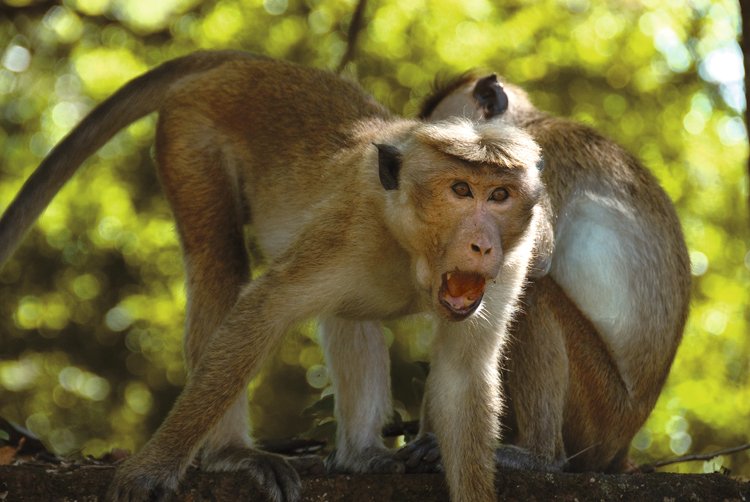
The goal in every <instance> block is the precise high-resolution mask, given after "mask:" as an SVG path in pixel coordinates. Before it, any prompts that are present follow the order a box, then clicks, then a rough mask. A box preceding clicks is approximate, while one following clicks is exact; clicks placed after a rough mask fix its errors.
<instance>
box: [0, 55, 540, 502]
mask: <svg viewBox="0 0 750 502" xmlns="http://www.w3.org/2000/svg"><path fill="white" fill-rule="evenodd" d="M125 110H127V112H128V113H127V114H125V113H122V112H123V111H125ZM151 111H158V112H159V123H158V128H157V145H156V146H157V157H158V161H159V175H160V179H161V181H162V184H163V185H164V191H165V193H166V196H167V199H168V200H169V202H170V205H171V207H172V210H173V212H174V215H175V219H176V221H177V229H178V232H179V236H180V240H181V242H182V246H183V251H184V256H185V265H186V269H187V287H188V309H187V310H188V318H187V326H186V333H187V334H186V340H185V351H186V357H187V364H188V370H189V373H188V382H187V384H186V386H185V389H184V390H183V392H182V394H181V395H180V397H179V398H178V400H177V402H176V403H175V405H174V407H173V409H172V411H171V412H170V414H169V416H168V417H167V418H166V420H165V421H164V423H163V424H162V425H161V427H160V428H159V429H158V431H157V432H156V433H155V434H154V436H153V437H152V438H151V440H150V441H149V442H148V443H147V444H146V445H145V446H144V448H143V449H142V450H141V451H140V452H139V453H138V454H137V455H135V456H133V457H131V458H130V459H128V460H127V461H125V462H124V463H123V464H122V465H121V466H120V467H119V468H118V470H117V473H116V476H115V479H114V481H113V484H112V486H111V489H110V492H109V498H110V499H114V500H141V499H146V498H149V497H150V496H152V495H153V494H154V492H155V491H156V492H158V491H160V490H164V489H167V490H170V489H174V488H175V487H176V486H177V484H178V482H179V479H180V478H181V476H182V475H183V473H184V472H185V469H186V468H187V466H188V465H189V463H190V462H191V460H192V459H193V458H194V457H195V456H196V454H198V453H199V451H200V453H201V465H202V467H203V468H205V469H208V470H236V469H245V470H247V472H248V475H249V476H250V477H252V478H254V479H255V480H256V481H257V482H259V483H260V484H261V485H262V486H263V487H264V488H265V489H266V491H267V493H268V496H269V498H270V499H271V500H277V501H280V500H296V499H297V498H298V496H299V479H298V476H297V474H296V472H295V471H294V469H292V467H291V466H290V465H289V463H288V462H287V460H285V459H283V458H281V457H278V456H275V455H270V454H267V453H264V452H261V451H258V450H256V449H254V448H253V447H252V443H251V440H250V437H249V435H248V432H247V403H246V401H245V399H246V398H245V387H246V385H247V383H248V381H249V380H250V379H251V378H253V377H254V376H255V375H256V374H257V373H258V371H259V369H260V367H261V365H262V364H263V362H264V360H266V359H267V357H268V354H269V353H271V352H272V351H273V350H274V348H275V347H277V346H278V344H279V341H280V339H281V337H282V336H283V335H284V333H285V332H286V331H287V329H288V328H289V327H290V326H291V325H292V324H294V323H296V322H300V321H302V320H305V319H307V318H309V317H313V316H322V317H323V318H325V319H328V320H331V321H329V322H327V323H324V326H326V325H328V326H329V327H328V331H329V339H328V340H326V342H325V344H324V345H325V346H326V350H327V352H328V354H329V356H333V358H334V359H335V360H334V361H333V363H332V365H331V366H332V371H333V372H334V373H335V374H338V376H337V377H336V378H335V382H338V383H337V384H336V385H337V393H340V394H341V395H342V396H349V398H350V399H351V398H352V397H355V396H354V395H355V394H356V393H357V392H359V391H361V390H362V389H364V388H366V379H367V378H369V376H370V375H374V377H375V378H379V379H380V380H384V381H385V382H386V383H387V377H386V376H384V375H386V373H384V372H383V371H382V369H383V368H384V367H385V369H386V372H387V364H388V362H387V352H386V351H385V349H384V344H383V342H382V340H380V341H378V340H377V337H379V336H381V334H380V331H379V329H377V328H372V324H371V323H372V321H374V320H378V319H384V318H391V317H394V316H399V315H403V314H407V313H411V312H417V311H428V312H431V313H433V314H434V316H435V319H436V326H437V334H436V342H435V344H434V349H433V351H434V358H435V360H434V363H433V370H432V372H431V373H430V378H429V381H428V382H427V387H428V393H429V394H431V395H433V398H431V399H430V400H429V401H430V403H432V404H431V405H430V407H429V410H428V413H429V416H430V420H431V422H432V423H433V425H434V428H435V431H436V434H437V438H438V440H439V441H440V443H441V445H442V446H443V456H444V463H445V467H446V473H447V478H448V484H449V487H450V492H451V498H452V499H453V500H454V501H468V500H472V501H477V500H478V501H489V500H495V495H494V464H493V461H492V452H493V450H494V448H495V446H496V440H497V424H496V420H495V417H496V416H497V414H498V413H499V411H500V405H501V396H500V387H499V381H500V379H499V377H500V376H499V371H498V367H497V359H498V356H499V354H500V351H501V348H502V345H503V344H504V343H505V340H506V336H505V332H506V330H507V326H508V323H509V319H510V316H511V314H512V312H513V310H514V309H515V306H516V303H517V299H518V297H519V295H520V292H521V286H522V283H523V280H524V277H525V275H526V273H527V269H528V266H529V261H530V258H531V252H532V250H533V248H534V245H535V243H534V240H535V238H536V237H537V227H538V224H539V218H540V214H541V213H540V212H539V210H538V206H537V202H538V200H539V199H540V198H541V197H542V195H543V190H542V188H541V183H540V179H539V174H538V172H537V169H536V167H535V166H536V164H537V162H538V160H539V150H538V147H537V145H536V144H535V143H534V141H533V140H532V139H531V138H530V137H529V136H528V135H527V134H526V133H524V132H522V131H520V130H519V129H517V128H515V127H513V126H506V125H502V124H498V125H476V124H473V123H471V122H468V121H453V122H446V123H441V124H430V125H428V124H422V123H419V122H415V121H407V120H399V119H395V118H392V117H391V116H390V115H389V114H388V113H387V112H386V111H385V110H384V109H383V108H382V107H380V106H379V105H377V104H376V103H375V102H374V101H373V100H372V98H370V97H369V96H367V95H366V94H364V93H363V92H362V91H361V90H360V89H359V88H358V87H356V86H355V85H353V84H351V83H349V82H346V81H343V80H341V79H339V78H338V77H336V76H334V75H332V74H330V73H326V72H322V71H318V70H313V69H307V68H301V67H298V66H295V65H292V64H288V63H284V62H279V61H272V60H268V59H263V58H257V57H251V56H247V55H242V54H239V53H198V54H196V55H193V56H188V57H186V58H182V59H180V60H176V61H175V62H170V63H167V64H165V65H164V66H163V67H160V68H157V69H156V70H154V71H152V72H150V73H148V74H146V75H144V76H143V77H140V78H139V79H136V80H135V81H133V82H132V83H130V84H127V85H126V86H125V87H124V88H123V89H122V90H121V91H118V92H117V93H116V94H115V95H114V96H113V97H112V98H110V99H109V100H107V101H106V102H105V103H104V104H103V105H102V107H100V108H97V109H95V110H94V111H93V112H92V114H91V115H90V117H89V118H87V119H85V120H84V122H83V124H82V125H81V126H80V127H78V128H77V129H75V130H74V131H73V132H72V133H71V134H70V135H69V136H68V138H67V139H66V140H64V141H63V142H62V143H61V144H60V145H59V146H58V147H57V148H56V149H55V151H54V152H53V154H52V156H51V157H50V158H49V159H47V160H45V161H44V162H43V164H42V166H41V167H40V168H39V170H38V171H37V172H36V173H35V174H34V175H33V177H32V179H33V180H34V181H33V182H30V183H29V184H27V185H26V186H25V187H24V188H23V189H22V191H21V193H20V194H19V195H18V196H17V198H16V200H15V201H14V202H13V203H12V204H11V207H10V209H9V212H8V213H6V215H4V217H3V219H2V220H1V221H0V235H5V236H12V237H13V239H11V240H9V241H2V244H1V245H0V246H1V249H0V256H9V255H10V253H11V252H12V250H13V249H14V248H15V246H16V244H17V242H16V241H17V240H18V239H20V236H21V235H23V233H24V232H25V231H26V230H27V228H28V227H29V226H30V225H31V223H32V222H33V218H28V217H23V218H22V217H20V216H19V215H23V214H38V212H39V211H41V209H42V208H43V207H44V205H45V204H46V203H47V202H49V200H50V199H51V198H52V196H53V195H54V193H55V192H56V190H57V189H58V188H59V187H60V186H61V185H62V183H64V181H65V179H67V177H69V176H70V175H72V173H73V172H74V171H75V169H76V168H77V167H78V164H80V162H82V161H83V159H84V158H85V157H86V156H87V155H90V154H91V153H92V152H93V151H94V150H95V149H96V147H98V146H99V145H101V144H102V143H103V142H104V141H106V139H108V138H109V137H110V136H111V135H112V134H114V132H116V131H117V130H119V129H120V128H122V127H124V126H125V125H127V123H129V122H130V121H132V120H135V118H137V117H140V116H142V115H144V114H146V113H149V112H151ZM114 112H118V113H114ZM104 120H107V121H108V122H107V124H104V123H103V121H104ZM100 129H101V130H102V131H103V132H102V134H100V133H99V131H100ZM451 138H453V139H451ZM373 144H378V145H381V146H382V145H386V146H387V148H386V147H383V149H382V150H381V149H380V147H378V148H375V147H374V146H373ZM71 149H80V151H78V150H75V151H71ZM394 152H397V154H394ZM72 154H75V155H72ZM70 158H72V159H73V160H72V161H70V162H68V160H66V159H70ZM383 173H386V174H388V173H390V176H392V177H397V183H395V184H396V185H397V187H396V186H390V185H389V184H388V183H386V182H385V181H383V179H384V178H383ZM457 182H462V183H468V184H469V185H470V187H471V190H472V192H473V195H472V196H471V197H466V196H459V194H457V193H456V192H455V190H454V188H453V185H454V184H455V183H457ZM498 187H507V189H508V192H509V194H510V196H509V197H508V198H507V199H506V200H503V201H495V200H492V199H490V195H491V194H492V193H493V191H494V190H495V189H497V188H498ZM29 209H31V210H32V211H31V212H29ZM249 222H252V224H253V225H254V230H255V233H256V235H257V240H258V245H259V247H260V249H261V250H262V252H263V254H264V255H265V257H266V258H267V261H268V269H267V272H266V273H265V274H264V275H262V276H261V277H259V278H258V279H257V280H253V281H251V282H248V281H249V277H250V275H249V273H248V266H249V265H248V254H247V250H246V249H245V243H244V242H243V226H244V225H245V224H247V223H249ZM479 251H481V252H479ZM456 271H461V273H471V274H475V275H476V276H480V277H482V278H483V280H486V282H487V286H486V288H485V290H484V300H483V301H482V303H481V305H480V306H479V307H478V310H477V311H476V312H475V313H473V315H472V312H470V311H466V312H464V311H462V310H460V309H459V310H458V311H457V310H456V309H455V308H454V307H450V305H448V304H446V303H445V302H444V299H445V295H446V293H445V287H446V286H445V285H446V281H448V279H446V277H447V274H448V273H455V272H456ZM476 305H477V303H474V304H472V308H474V307H475V306H476ZM464 319H465V320H464ZM459 320H461V322H457V321H459ZM352 322H357V323H362V324H361V325H360V326H364V327H363V328H362V330H361V332H359V333H357V332H355V333H354V335H353V337H354V338H353V340H352V341H351V342H350V341H348V340H346V338H345V336H346V335H345V334H344V333H343V332H345V331H347V324H346V323H352ZM337 323H338V324H337ZM370 342H371V343H370ZM368 343H369V345H367V344H368ZM363 344H364V345H363ZM367 347H371V348H372V350H373V351H374V352H375V354H374V357H372V358H370V357H369V353H368V351H367V350H365V349H366V348H367ZM369 359H373V360H374V364H373V366H374V370H372V371H370V372H367V371H365V372H358V371H356V369H357V368H359V367H360V366H361V367H365V366H366V365H367V364H368V362H369ZM352 368H354V369H355V371H354V374H355V376H354V377H353V380H354V382H352V383H344V382H343V380H344V379H346V378H347V375H348V374H349V373H351V369H352ZM357 375H359V376H357ZM384 395H385V397H383V396H384ZM363 398H364V399H367V398H369V396H361V395H360V396H359V399H360V400H362V399H363ZM376 398H377V399H379V400H380V401H387V399H388V398H387V389H386V386H383V385H381V386H380V387H379V388H378V393H377V396H376ZM344 399H346V397H345V398H344ZM365 406H367V407H368V408H367V409H365V412H364V413H357V410H356V407H353V406H352V405H351V403H346V402H345V403H343V404H341V405H339V404H337V410H338V411H337V413H339V414H340V416H341V417H343V421H344V422H347V423H349V425H352V424H354V425H356V421H357V420H359V419H360V417H363V418H362V420H364V421H365V422H366V423H365V424H363V425H364V426H365V427H366V428H367V429H366V430H369V431H371V432H370V434H372V431H376V430H378V428H379V426H380V425H382V424H381V423H380V422H381V421H382V420H383V419H384V417H386V416H387V408H388V406H387V402H386V403H385V405H380V406H379V407H378V408H377V409H374V410H373V408H372V406H370V405H365ZM348 430H349V431H351V430H352V429H351V428H350V429H348ZM340 439H341V440H342V441H344V442H345V443H346V444H345V445H344V446H345V447H346V448H349V451H350V453H352V456H351V457H349V460H348V461H350V462H354V463H355V467H357V468H360V469H366V468H372V467H373V465H374V464H373V462H371V460H372V459H373V458H374V457H380V458H386V457H387V455H385V454H384V453H383V448H382V443H379V442H378V440H373V441H369V440H368V441H369V442H368V441H362V440H361V438H358V437H357V436H356V434H355V435H350V434H340ZM365 439H366V438H365ZM352 445H354V446H353V447H352ZM358 456H359V457H364V460H362V459H361V458H360V459H359V460H357V457H358ZM386 463H387V462H386ZM375 464H377V462H375Z"/></svg>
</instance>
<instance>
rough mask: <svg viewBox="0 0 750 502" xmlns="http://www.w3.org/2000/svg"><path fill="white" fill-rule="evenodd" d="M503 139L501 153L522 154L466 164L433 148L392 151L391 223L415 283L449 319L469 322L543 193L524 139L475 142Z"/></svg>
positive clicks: (533, 153)
mask: <svg viewBox="0 0 750 502" xmlns="http://www.w3.org/2000/svg"><path fill="white" fill-rule="evenodd" d="M513 134H515V131H514V132H513ZM431 139H433V140H434V139H435V138H434V137H433V138H431ZM506 139H507V140H508V141H507V144H503V145H502V148H503V149H506V148H507V149H511V148H513V147H518V150H524V149H526V150H524V151H522V152H516V153H517V154H518V155H515V156H514V155H509V156H507V157H506V158H504V159H503V162H497V160H498V159H495V160H496V162H481V161H472V160H464V159H462V158H460V157H456V156H454V155H452V154H451V153H449V152H446V151H445V150H446V149H447V150H450V148H449V147H446V148H445V149H444V150H443V151H441V150H440V149H438V148H435V147H434V146H436V145H431V146H430V147H426V146H422V145H417V147H416V148H409V149H406V150H405V151H404V153H403V154H401V153H400V152H397V150H395V149H393V150H391V152H390V153H391V154H397V155H396V157H397V159H398V169H396V173H397V174H396V176H395V177H393V179H395V180H396V183H395V185H389V186H392V188H391V189H390V193H389V199H388V204H387V209H386V212H387V219H388V221H389V226H390V227H391V229H392V231H393V232H394V234H395V235H396V237H397V238H398V240H399V241H400V242H401V243H402V245H403V246H404V247H405V248H406V249H407V250H408V251H409V253H410V254H411V256H412V264H413V267H412V268H413V270H414V275H415V280H416V283H417V284H418V286H419V287H420V289H421V290H422V291H423V293H424V294H425V295H427V296H428V298H429V300H428V301H429V302H430V304H431V305H432V306H433V309H434V310H435V311H436V312H437V313H438V314H440V315H441V316H443V317H445V318H447V319H450V320H456V321H459V320H463V319H465V318H467V317H469V316H470V315H471V314H472V313H474V312H475V311H476V310H477V308H478V307H479V306H480V305H481V303H482V299H483V296H484V293H485V289H486V287H487V286H488V284H489V283H491V282H494V281H497V280H501V278H498V275H499V273H500V271H501V268H502V266H503V263H504V261H505V259H506V257H507V254H508V253H510V252H513V250H514V248H515V247H516V244H517V243H518V242H519V240H520V239H521V237H522V236H523V235H525V232H526V231H527V229H528V228H529V223H530V221H531V217H532V215H533V207H534V205H535V204H536V202H537V199H538V198H539V195H540V193H541V183H540V181H539V175H538V172H537V169H536V167H535V163H536V161H537V160H538V148H537V147H536V144H535V143H533V142H532V141H531V140H530V138H528V137H527V136H525V135H523V136H522V141H521V143H520V144H519V143H518V142H517V140H518V139H519V138H518V137H517V136H513V138H512V139H510V138H506V137H505V136H502V135H501V137H493V138H480V139H479V140H478V141H479V143H482V141H485V140H486V141H494V142H496V144H495V146H499V144H500V143H501V142H504V141H505V140H506ZM464 146H465V145H464ZM483 146H487V145H486V144H485V145H483ZM380 148H381V157H383V156H386V157H387V156H388V153H384V147H383V146H382V145H381V147H380ZM475 148H477V149H479V150H481V148H482V145H480V144H478V145H476V146H475ZM489 148H492V146H490V147H489ZM381 160H382V159H381ZM385 164H387V162H385ZM386 177H388V175H386ZM381 179H382V176H381ZM384 186H385V184H384Z"/></svg>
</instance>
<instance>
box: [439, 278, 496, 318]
mask: <svg viewBox="0 0 750 502" xmlns="http://www.w3.org/2000/svg"><path fill="white" fill-rule="evenodd" d="M442 279H443V281H442V284H441V285H440V292H439V293H438V295H439V298H440V303H441V304H442V305H443V306H444V307H445V308H446V309H448V312H449V313H450V315H451V317H452V318H453V319H455V320H459V321H460V320H461V319H465V318H466V317H468V316H470V315H471V314H472V313H473V312H474V311H475V310H476V309H477V307H479V304H480V303H482V296H484V285H485V281H484V276H482V275H480V274H478V273H476V272H462V271H460V270H456V271H453V272H446V273H444V274H443V277H442Z"/></svg>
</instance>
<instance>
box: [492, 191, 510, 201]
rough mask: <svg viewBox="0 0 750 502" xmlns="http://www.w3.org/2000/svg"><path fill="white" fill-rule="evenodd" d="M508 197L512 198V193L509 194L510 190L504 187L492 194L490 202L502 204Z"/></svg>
mask: <svg viewBox="0 0 750 502" xmlns="http://www.w3.org/2000/svg"><path fill="white" fill-rule="evenodd" d="M508 197H510V193H508V190H507V189H505V188H503V187H500V188H496V189H494V190H493V191H492V194H491V195H490V198H489V200H492V201H495V202H502V201H504V200H505V199H507V198H508Z"/></svg>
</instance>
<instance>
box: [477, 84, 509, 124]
mask: <svg viewBox="0 0 750 502" xmlns="http://www.w3.org/2000/svg"><path fill="white" fill-rule="evenodd" d="M472 96H473V97H474V99H475V100H476V101H477V104H478V105H479V107H480V108H481V109H482V112H483V114H484V118H485V119H488V120H489V119H491V118H492V117H496V116H498V115H502V114H503V113H505V111H506V110H507V109H508V95H507V94H505V90H504V89H503V86H502V85H500V82H498V81H497V75H495V74H494V73H493V74H492V75H487V76H486V77H484V78H481V79H479V80H478V81H477V83H476V85H474V92H473V93H472Z"/></svg>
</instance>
